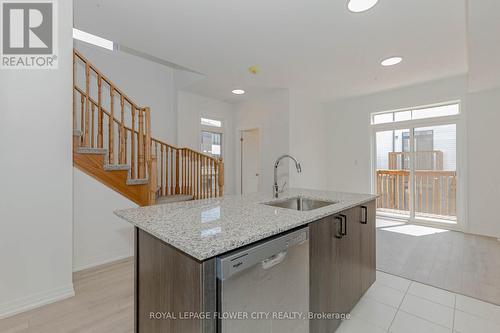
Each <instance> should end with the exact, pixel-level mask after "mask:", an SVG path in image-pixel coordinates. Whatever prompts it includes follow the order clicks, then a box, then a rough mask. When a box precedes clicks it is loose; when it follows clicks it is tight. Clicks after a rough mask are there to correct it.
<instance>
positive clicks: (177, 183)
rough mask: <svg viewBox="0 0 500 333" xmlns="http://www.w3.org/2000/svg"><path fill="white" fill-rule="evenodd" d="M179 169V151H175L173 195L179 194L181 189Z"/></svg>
mask: <svg viewBox="0 0 500 333" xmlns="http://www.w3.org/2000/svg"><path fill="white" fill-rule="evenodd" d="M179 169H180V163H179V149H176V150H175V194H180V192H181V188H180V186H179V176H180V175H179Z"/></svg>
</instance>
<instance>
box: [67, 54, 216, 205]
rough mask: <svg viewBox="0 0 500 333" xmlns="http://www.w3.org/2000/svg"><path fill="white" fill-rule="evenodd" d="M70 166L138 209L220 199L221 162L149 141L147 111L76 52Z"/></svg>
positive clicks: (156, 140)
mask: <svg viewBox="0 0 500 333" xmlns="http://www.w3.org/2000/svg"><path fill="white" fill-rule="evenodd" d="M73 164H74V166H75V167H77V168H78V169H80V170H81V171H83V172H85V173H86V174H88V175H89V176H91V177H93V178H95V179H97V180H98V181H100V182H101V183H103V184H104V185H106V186H108V187H110V188H112V189H113V190H115V191H116V192H118V193H120V194H122V195H123V196H125V197H127V198H128V199H130V200H132V201H133V202H135V203H137V204H138V205H141V206H148V205H154V204H163V203H169V202H175V201H185V200H193V199H195V200H196V199H205V198H215V197H220V196H222V195H223V194H224V163H223V161H222V159H216V158H213V157H211V156H208V155H205V154H202V153H199V152H197V151H195V150H192V149H190V148H178V147H175V146H173V145H169V144H167V143H165V142H162V141H161V140H158V139H155V138H153V137H152V134H151V111H150V109H149V107H140V106H138V105H136V104H135V103H134V102H133V101H132V100H131V99H130V98H129V97H128V96H127V95H125V94H124V93H123V92H122V91H121V90H120V89H118V88H117V87H116V86H115V85H114V84H113V83H112V82H111V80H109V79H108V78H107V77H106V76H104V75H103V74H102V73H101V72H100V71H99V70H98V69H97V68H96V67H95V66H94V65H92V64H91V63H90V62H89V61H88V60H87V59H86V58H85V57H84V56H83V55H82V54H80V53H79V52H78V51H77V50H74V53H73Z"/></svg>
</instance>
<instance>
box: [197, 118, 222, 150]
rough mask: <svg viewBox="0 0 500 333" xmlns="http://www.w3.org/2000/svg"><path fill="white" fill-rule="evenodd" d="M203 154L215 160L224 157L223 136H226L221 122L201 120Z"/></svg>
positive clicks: (207, 119)
mask: <svg viewBox="0 0 500 333" xmlns="http://www.w3.org/2000/svg"><path fill="white" fill-rule="evenodd" d="M200 124H201V152H202V153H204V154H207V155H210V156H212V157H215V158H220V157H222V155H223V146H222V136H223V134H224V130H223V126H222V125H223V123H222V121H221V120H216V119H209V118H203V117H202V118H200Z"/></svg>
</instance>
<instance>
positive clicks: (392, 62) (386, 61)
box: [381, 57, 403, 67]
mask: <svg viewBox="0 0 500 333" xmlns="http://www.w3.org/2000/svg"><path fill="white" fill-rule="evenodd" d="M401 61H403V58H401V57H391V58H387V59H384V60H382V62H381V65H382V66H385V67H387V66H394V65H397V64H399V63H400V62H401Z"/></svg>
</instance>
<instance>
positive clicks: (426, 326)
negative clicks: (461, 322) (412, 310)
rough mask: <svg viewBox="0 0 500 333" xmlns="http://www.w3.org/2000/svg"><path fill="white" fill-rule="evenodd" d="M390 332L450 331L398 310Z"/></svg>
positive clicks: (444, 332)
mask: <svg viewBox="0 0 500 333" xmlns="http://www.w3.org/2000/svg"><path fill="white" fill-rule="evenodd" d="M389 332H391V333H451V328H446V327H443V326H440V325H437V324H434V323H431V322H430V321H427V320H424V319H422V318H418V317H416V316H414V315H411V314H409V313H406V312H404V311H401V310H400V311H398V313H397V314H396V318H395V319H394V322H393V323H392V325H391V328H390V329H389Z"/></svg>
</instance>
